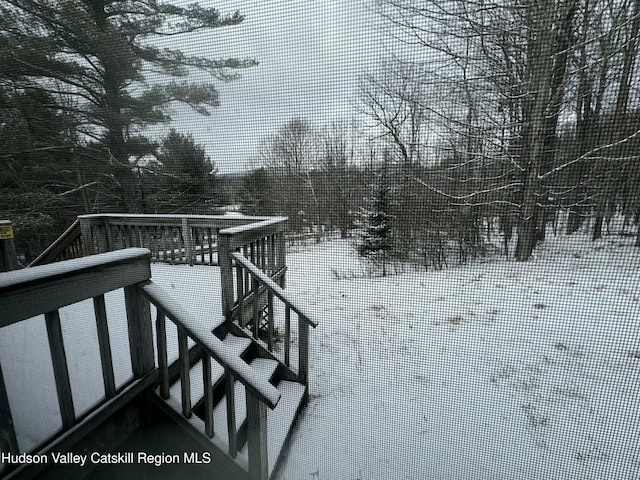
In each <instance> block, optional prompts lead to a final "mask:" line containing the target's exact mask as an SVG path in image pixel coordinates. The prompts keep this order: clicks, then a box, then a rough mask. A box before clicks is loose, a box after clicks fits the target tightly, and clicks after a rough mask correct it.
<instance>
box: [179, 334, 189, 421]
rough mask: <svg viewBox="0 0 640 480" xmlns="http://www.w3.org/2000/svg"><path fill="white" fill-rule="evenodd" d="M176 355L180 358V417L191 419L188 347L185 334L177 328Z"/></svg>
mask: <svg viewBox="0 0 640 480" xmlns="http://www.w3.org/2000/svg"><path fill="white" fill-rule="evenodd" d="M178 355H179V357H180V387H181V390H182V416H183V417H184V418H191V379H190V377H189V367H190V365H189V345H188V342H187V332H185V331H184V328H182V327H180V326H178Z"/></svg>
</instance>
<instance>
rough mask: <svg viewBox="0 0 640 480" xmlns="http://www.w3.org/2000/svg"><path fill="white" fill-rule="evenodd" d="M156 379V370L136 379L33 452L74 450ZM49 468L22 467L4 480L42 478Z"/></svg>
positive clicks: (39, 466)
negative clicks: (42, 474) (41, 475)
mask: <svg viewBox="0 0 640 480" xmlns="http://www.w3.org/2000/svg"><path fill="white" fill-rule="evenodd" d="M156 380H157V372H155V371H153V372H151V373H149V374H147V375H145V376H144V377H143V378H141V379H139V380H135V381H134V382H132V383H131V384H130V385H128V386H127V387H126V388H124V389H123V390H122V391H121V392H120V393H119V394H118V395H117V396H116V397H114V398H112V399H111V400H109V401H106V402H105V403H104V404H102V405H100V406H99V407H97V408H96V409H95V410H93V411H92V412H91V413H89V414H88V415H86V416H85V417H84V418H83V419H82V420H81V421H80V422H79V423H78V424H76V425H74V426H73V427H71V428H70V429H69V430H67V431H65V432H63V433H62V434H60V435H57V436H55V437H54V438H52V439H50V440H49V441H48V442H47V443H46V444H45V445H44V446H42V447H41V448H40V449H39V450H38V451H37V452H34V453H35V454H38V455H42V454H48V453H49V452H67V451H71V450H72V449H73V448H74V447H75V446H77V445H78V444H79V443H80V442H82V441H83V440H84V439H86V438H87V436H88V435H90V434H91V433H92V432H94V431H95V430H96V429H97V428H101V427H102V426H103V424H104V423H105V421H107V420H108V419H109V418H111V417H112V416H113V415H114V414H115V413H116V412H117V411H118V410H120V409H121V408H123V407H125V406H126V405H127V404H129V403H130V402H131V401H132V400H133V399H134V398H136V397H137V396H139V395H140V394H141V393H142V392H144V391H145V390H146V389H147V388H149V387H150V386H151V385H153V384H154V383H155V382H156ZM47 467H48V465H47V464H44V463H41V464H23V465H21V466H20V467H19V468H17V469H16V470H15V471H13V472H11V473H10V474H9V475H8V476H6V477H3V480H14V479H21V480H24V479H30V478H36V477H39V474H41V473H42V472H43V471H44V470H45V469H47Z"/></svg>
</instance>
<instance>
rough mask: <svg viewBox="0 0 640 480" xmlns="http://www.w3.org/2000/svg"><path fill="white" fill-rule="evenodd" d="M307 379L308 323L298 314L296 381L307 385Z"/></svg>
mask: <svg viewBox="0 0 640 480" xmlns="http://www.w3.org/2000/svg"><path fill="white" fill-rule="evenodd" d="M308 378H309V322H307V319H306V318H304V317H303V316H302V315H300V314H298V379H299V380H300V382H301V383H302V384H304V385H308V382H309V380H308Z"/></svg>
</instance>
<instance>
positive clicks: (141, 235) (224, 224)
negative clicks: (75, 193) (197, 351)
mask: <svg viewBox="0 0 640 480" xmlns="http://www.w3.org/2000/svg"><path fill="white" fill-rule="evenodd" d="M269 218H271V217H247V216H242V215H237V216H234V215H131V214H116V213H107V214H94V215H80V216H79V217H78V219H77V221H76V222H74V224H73V225H72V226H71V227H70V228H68V229H67V230H66V231H65V232H64V233H63V234H62V235H61V236H60V238H58V239H57V240H56V241H55V242H54V243H53V244H52V245H51V246H50V247H49V248H47V250H45V251H44V252H43V253H42V254H41V255H40V256H39V257H38V258H36V260H34V261H33V262H32V263H31V265H30V266H36V265H45V264H47V263H51V262H56V261H60V260H68V259H70V258H78V257H82V256H87V255H94V254H97V253H104V252H110V251H113V250H119V249H122V248H129V247H143V248H147V249H149V250H150V251H151V261H152V262H164V263H171V264H180V263H183V264H189V265H195V264H200V265H217V264H218V241H217V240H218V232H219V231H220V230H221V229H225V228H229V227H235V226H239V225H247V224H255V223H259V222H261V221H264V220H267V219H269Z"/></svg>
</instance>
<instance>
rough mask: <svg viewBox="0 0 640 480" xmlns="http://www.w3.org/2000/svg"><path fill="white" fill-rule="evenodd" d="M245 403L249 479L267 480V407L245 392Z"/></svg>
mask: <svg viewBox="0 0 640 480" xmlns="http://www.w3.org/2000/svg"><path fill="white" fill-rule="evenodd" d="M246 402H247V448H248V453H249V478H250V479H251V480H268V479H269V459H268V449H267V407H266V406H265V404H264V403H262V402H261V401H260V399H258V398H257V397H256V396H255V395H253V394H252V393H251V392H247V394H246Z"/></svg>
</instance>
